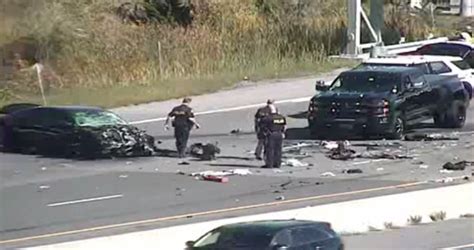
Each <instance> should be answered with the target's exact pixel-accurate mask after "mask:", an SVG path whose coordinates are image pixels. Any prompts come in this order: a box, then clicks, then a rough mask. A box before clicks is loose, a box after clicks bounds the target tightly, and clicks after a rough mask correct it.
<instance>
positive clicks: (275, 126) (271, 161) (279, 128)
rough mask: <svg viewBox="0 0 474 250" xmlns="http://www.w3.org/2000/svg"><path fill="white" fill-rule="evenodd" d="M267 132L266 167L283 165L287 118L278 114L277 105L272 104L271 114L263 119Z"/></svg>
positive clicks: (264, 128)
mask: <svg viewBox="0 0 474 250" xmlns="http://www.w3.org/2000/svg"><path fill="white" fill-rule="evenodd" d="M261 127H262V129H263V131H264V133H265V136H266V139H265V168H279V167H280V166H281V154H282V153H281V151H282V146H283V139H284V137H285V130H286V118H285V117H284V116H282V115H280V114H278V111H277V109H276V108H275V106H273V105H272V106H270V115H268V116H266V117H265V118H263V119H262V121H261Z"/></svg>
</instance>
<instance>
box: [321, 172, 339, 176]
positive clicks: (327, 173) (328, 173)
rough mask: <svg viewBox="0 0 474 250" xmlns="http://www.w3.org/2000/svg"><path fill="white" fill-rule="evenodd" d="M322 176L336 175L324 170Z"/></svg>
mask: <svg viewBox="0 0 474 250" xmlns="http://www.w3.org/2000/svg"><path fill="white" fill-rule="evenodd" d="M321 176H323V177H334V176H336V175H335V174H334V173H333V172H324V173H322V174H321Z"/></svg>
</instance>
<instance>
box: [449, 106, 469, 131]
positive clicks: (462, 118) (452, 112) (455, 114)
mask: <svg viewBox="0 0 474 250" xmlns="http://www.w3.org/2000/svg"><path fill="white" fill-rule="evenodd" d="M465 123H466V107H465V106H464V104H463V103H462V102H461V101H458V100H456V101H453V102H452V103H451V106H450V107H449V109H448V110H447V112H446V127H448V128H462V127H463V126H464V124H465Z"/></svg>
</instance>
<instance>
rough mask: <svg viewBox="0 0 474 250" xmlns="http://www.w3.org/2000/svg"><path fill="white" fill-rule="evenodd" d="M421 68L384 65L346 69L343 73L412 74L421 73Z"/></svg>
mask: <svg viewBox="0 0 474 250" xmlns="http://www.w3.org/2000/svg"><path fill="white" fill-rule="evenodd" d="M419 72H420V70H419V69H418V68H414V67H407V66H401V67H400V66H386V67H385V66H384V67H377V66H374V67H369V68H355V69H352V70H349V71H344V72H342V73H341V75H344V74H351V73H360V74H365V73H393V74H411V73H419Z"/></svg>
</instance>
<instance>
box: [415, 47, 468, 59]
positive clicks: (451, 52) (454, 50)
mask: <svg viewBox="0 0 474 250" xmlns="http://www.w3.org/2000/svg"><path fill="white" fill-rule="evenodd" d="M420 53H421V54H423V55H438V56H459V57H464V56H465V55H466V54H467V53H469V48H468V47H467V46H463V45H457V44H436V45H427V46H425V47H423V48H421V49H420Z"/></svg>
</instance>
